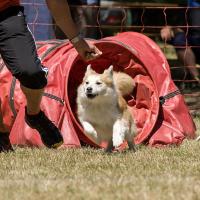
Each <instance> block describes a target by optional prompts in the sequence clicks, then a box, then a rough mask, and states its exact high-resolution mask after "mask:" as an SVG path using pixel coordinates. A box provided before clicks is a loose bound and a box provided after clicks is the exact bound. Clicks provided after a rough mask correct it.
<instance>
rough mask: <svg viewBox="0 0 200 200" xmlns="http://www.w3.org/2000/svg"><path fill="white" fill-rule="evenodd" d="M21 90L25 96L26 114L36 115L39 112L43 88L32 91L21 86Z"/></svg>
mask: <svg viewBox="0 0 200 200" xmlns="http://www.w3.org/2000/svg"><path fill="white" fill-rule="evenodd" d="M21 89H22V91H23V93H24V94H25V96H26V100H27V113H28V114H29V115H36V114H38V113H39V112H40V103H41V99H42V95H43V92H44V88H42V89H35V90H33V89H29V88H27V87H24V86H23V85H21Z"/></svg>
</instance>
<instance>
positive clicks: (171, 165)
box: [0, 118, 200, 200]
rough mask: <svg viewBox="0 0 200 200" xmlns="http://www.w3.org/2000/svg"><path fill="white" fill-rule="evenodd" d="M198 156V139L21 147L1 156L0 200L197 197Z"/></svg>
mask: <svg viewBox="0 0 200 200" xmlns="http://www.w3.org/2000/svg"><path fill="white" fill-rule="evenodd" d="M195 122H196V124H197V126H198V131H197V134H200V118H195ZM199 160H200V142H196V141H187V140H185V142H184V143H183V144H182V145H181V146H180V147H176V148H175V147H172V148H163V149H155V148H148V147H141V148H140V149H139V150H138V151H137V152H136V153H132V152H125V153H114V154H105V153H104V152H103V151H102V150H94V149H91V148H82V149H66V150H49V149H30V148H27V149H26V148H25V149H22V148H17V149H16V150H15V152H14V153H7V154H5V153H1V154H0V162H1V164H0V200H7V199H8V200H13V199H14V200H57V199H65V200H66V199H67V200H68V199H69V200H71V199H72V200H73V199H74V200H75V199H78V200H79V199H87V200H88V199H89V200H90V199H91V200H95V199H108V200H114V199H125V200H126V199H137V200H143V199H144V200H157V199H158V200H160V199H161V200H162V199H163V200H165V199H166V200H169V199H170V200H182V199H187V200H191V199H192V200H193V199H194V200H198V199H200V162H199Z"/></svg>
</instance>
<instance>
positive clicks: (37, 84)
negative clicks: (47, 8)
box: [0, 6, 47, 89]
mask: <svg viewBox="0 0 200 200" xmlns="http://www.w3.org/2000/svg"><path fill="white" fill-rule="evenodd" d="M0 54H1V57H2V58H3V60H4V62H5V64H6V66H7V67H8V69H9V70H10V72H11V73H12V75H13V76H15V77H16V78H17V79H18V80H19V81H20V83H21V84H22V85H23V86H25V87H27V88H30V89H42V88H44V87H45V85H46V84H47V79H46V74H47V71H46V68H44V67H43V66H42V64H41V62H40V59H39V58H38V55H37V50H36V46H35V41H34V38H33V36H32V34H31V32H30V31H29V28H28V27H27V23H26V21H25V16H24V14H23V7H20V6H18V7H10V8H8V9H6V10H5V11H3V12H0Z"/></svg>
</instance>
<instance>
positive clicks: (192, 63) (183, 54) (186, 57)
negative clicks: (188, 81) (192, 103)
mask: <svg viewBox="0 0 200 200" xmlns="http://www.w3.org/2000/svg"><path fill="white" fill-rule="evenodd" d="M176 52H177V56H178V59H179V60H180V61H181V62H182V63H183V64H184V65H185V66H186V67H187V68H188V71H189V72H190V74H191V75H192V77H193V78H194V79H195V80H198V77H199V71H198V70H197V68H196V57H195V54H194V52H193V51H192V49H191V48H187V49H178V50H177V51H176ZM198 81H199V80H198Z"/></svg>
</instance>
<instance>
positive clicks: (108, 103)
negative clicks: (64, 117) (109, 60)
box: [77, 65, 136, 152]
mask: <svg viewBox="0 0 200 200" xmlns="http://www.w3.org/2000/svg"><path fill="white" fill-rule="evenodd" d="M133 88H134V83H133V80H132V78H131V77H130V76H129V75H127V74H125V73H122V72H114V73H113V66H110V67H109V69H106V70H104V72H103V73H102V74H98V73H96V72H95V71H94V70H92V69H91V66H90V65H88V67H87V71H86V73H85V76H84V79H83V82H82V84H81V85H80V86H79V88H78V94H77V106H78V108H77V113H78V118H79V121H80V123H81V124H82V126H83V129H84V132H85V133H86V134H87V135H88V136H89V137H90V138H92V139H94V140H95V141H96V142H97V143H98V144H100V143H101V142H102V141H107V142H108V146H107V148H106V151H109V152H110V151H112V148H113V146H114V147H116V148H117V147H119V146H120V145H121V144H122V143H123V142H124V140H126V141H127V143H128V146H129V149H131V150H135V145H134V141H133V137H134V135H135V132H136V128H135V125H134V122H133V119H132V116H131V113H130V112H129V110H128V106H127V103H126V101H125V99H124V98H123V96H125V95H128V94H130V93H131V92H132V90H133Z"/></svg>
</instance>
